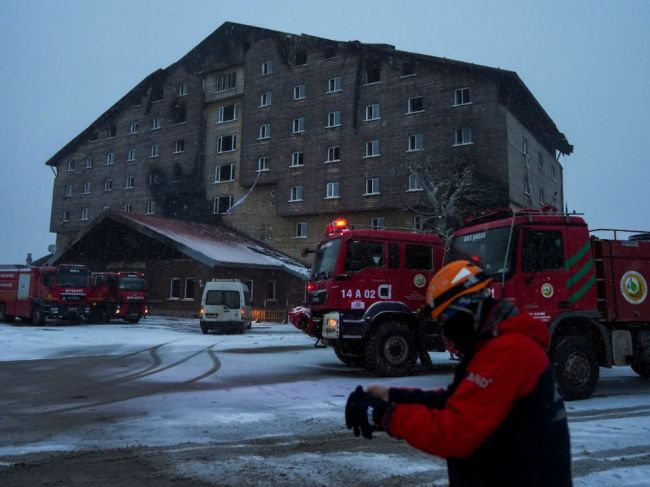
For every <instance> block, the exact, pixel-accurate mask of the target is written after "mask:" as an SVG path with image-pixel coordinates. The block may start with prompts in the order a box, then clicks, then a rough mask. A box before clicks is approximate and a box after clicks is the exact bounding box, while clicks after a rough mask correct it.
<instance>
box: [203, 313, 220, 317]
mask: <svg viewBox="0 0 650 487" xmlns="http://www.w3.org/2000/svg"><path fill="white" fill-rule="evenodd" d="M205 317H206V318H219V313H207V314H206V315H205Z"/></svg>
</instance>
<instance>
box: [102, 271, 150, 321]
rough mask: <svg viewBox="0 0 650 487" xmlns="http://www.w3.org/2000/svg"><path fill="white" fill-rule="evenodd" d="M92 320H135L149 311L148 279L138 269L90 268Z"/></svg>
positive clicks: (138, 319)
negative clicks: (130, 270)
mask: <svg viewBox="0 0 650 487" xmlns="http://www.w3.org/2000/svg"><path fill="white" fill-rule="evenodd" d="M91 283H92V293H91V297H90V303H91V305H92V320H93V321H95V322H107V321H110V320H112V319H122V320H124V321H127V322H129V323H137V322H138V321H140V318H142V317H143V316H146V315H147V314H148V313H149V307H148V304H147V282H146V281H145V278H144V274H143V273H141V272H93V274H92V277H91Z"/></svg>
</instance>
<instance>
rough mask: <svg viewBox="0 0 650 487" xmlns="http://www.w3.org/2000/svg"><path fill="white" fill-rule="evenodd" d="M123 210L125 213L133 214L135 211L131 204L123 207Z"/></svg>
mask: <svg viewBox="0 0 650 487" xmlns="http://www.w3.org/2000/svg"><path fill="white" fill-rule="evenodd" d="M123 209H124V212H125V213H131V212H132V211H133V205H132V204H131V203H126V204H125V205H124V206H123Z"/></svg>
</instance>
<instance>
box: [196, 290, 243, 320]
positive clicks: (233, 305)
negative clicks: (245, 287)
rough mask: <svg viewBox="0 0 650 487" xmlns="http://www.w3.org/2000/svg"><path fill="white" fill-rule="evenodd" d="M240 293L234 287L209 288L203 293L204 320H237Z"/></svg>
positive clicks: (238, 316) (238, 317)
mask: <svg viewBox="0 0 650 487" xmlns="http://www.w3.org/2000/svg"><path fill="white" fill-rule="evenodd" d="M240 296H241V293H240V291H238V290H236V289H210V290H208V291H207V293H206V295H205V308H204V316H205V320H206V321H239V320H240V309H241V305H242V303H241V299H240Z"/></svg>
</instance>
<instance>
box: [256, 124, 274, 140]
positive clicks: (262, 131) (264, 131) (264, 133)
mask: <svg viewBox="0 0 650 487" xmlns="http://www.w3.org/2000/svg"><path fill="white" fill-rule="evenodd" d="M257 138H258V139H270V138H271V124H270V123H265V124H264V125H260V126H259V131H258V135H257Z"/></svg>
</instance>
